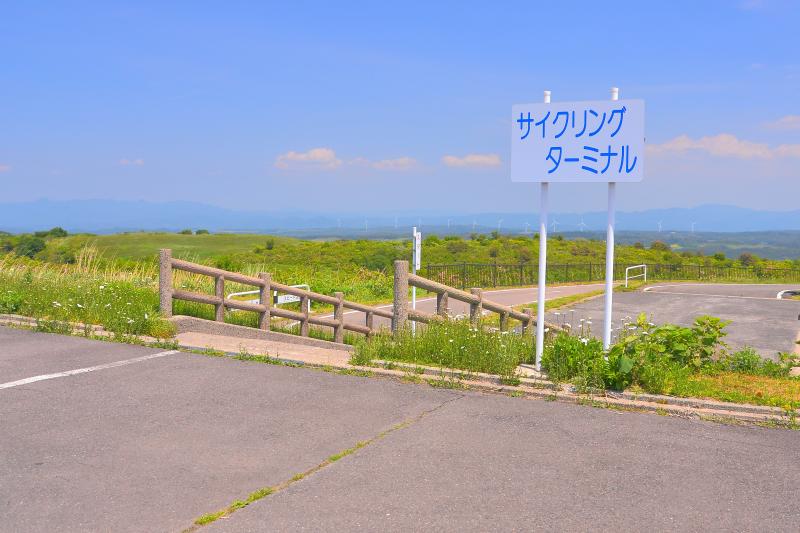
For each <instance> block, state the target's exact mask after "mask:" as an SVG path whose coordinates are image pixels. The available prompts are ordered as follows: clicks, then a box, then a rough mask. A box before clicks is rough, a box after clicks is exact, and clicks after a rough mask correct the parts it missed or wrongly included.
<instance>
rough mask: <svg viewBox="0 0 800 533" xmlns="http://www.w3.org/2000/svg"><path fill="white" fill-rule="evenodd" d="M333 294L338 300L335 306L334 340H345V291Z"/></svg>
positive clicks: (340, 341)
mask: <svg viewBox="0 0 800 533" xmlns="http://www.w3.org/2000/svg"><path fill="white" fill-rule="evenodd" d="M333 296H334V297H335V298H336V299H337V300H338V301H337V302H336V303H335V304H334V306H333V319H334V320H335V321H336V326H335V327H334V328H333V342H339V343H342V342H344V303H343V302H344V293H343V292H335V293H333Z"/></svg>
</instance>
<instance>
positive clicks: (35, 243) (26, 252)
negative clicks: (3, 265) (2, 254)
mask: <svg viewBox="0 0 800 533" xmlns="http://www.w3.org/2000/svg"><path fill="white" fill-rule="evenodd" d="M45 246H47V244H46V243H45V242H44V239H43V238H41V237H35V236H33V235H23V236H22V237H20V238H19V242H18V243H17V245H16V246H15V247H14V253H15V254H17V255H18V256H20V257H30V258H33V256H35V255H36V254H38V253H39V252H41V251H42V250H44V248H45Z"/></svg>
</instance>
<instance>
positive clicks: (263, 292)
mask: <svg viewBox="0 0 800 533" xmlns="http://www.w3.org/2000/svg"><path fill="white" fill-rule="evenodd" d="M258 277H259V278H261V281H263V282H264V285H263V286H262V287H261V288H260V289H259V291H258V301H259V303H260V304H261V305H263V306H264V307H265V309H264V312H263V313H261V314H259V315H258V328H259V329H263V330H264V331H269V320H270V308H271V307H272V287H271V285H272V275H271V274H270V273H269V272H259V273H258Z"/></svg>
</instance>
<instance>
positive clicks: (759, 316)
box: [548, 283, 800, 357]
mask: <svg viewBox="0 0 800 533" xmlns="http://www.w3.org/2000/svg"><path fill="white" fill-rule="evenodd" d="M785 289H800V286H798V285H785V284H781V285H773V284H758V285H739V284H700V283H676V284H658V285H654V286H651V287H649V288H647V289H645V290H644V291H636V292H622V293H621V292H617V293H615V294H614V313H613V317H614V325H615V327H616V328H619V327H620V326H621V324H622V321H623V320H624V319H625V318H626V317H632V318H634V319H635V318H636V316H638V315H639V314H640V313H645V314H647V315H648V317H649V318H650V320H652V321H653V322H654V323H657V324H660V323H666V322H669V323H674V324H681V325H685V326H690V325H691V324H692V323H693V322H694V320H695V318H697V317H698V316H701V315H712V316H716V317H719V318H722V319H725V320H729V321H730V322H731V324H730V325H729V326H728V327H727V331H728V336H727V337H726V339H725V340H726V341H727V342H728V343H729V344H730V345H731V347H732V348H741V347H743V346H751V347H753V348H755V349H756V350H758V351H759V352H760V353H761V355H763V356H766V357H776V356H777V353H778V352H792V351H793V350H794V347H795V340H797V339H798V333H799V332H800V301H797V300H783V299H782V300H779V299H777V294H778V293H779V292H780V291H782V290H785ZM603 309H604V300H603V298H598V299H594V300H590V301H587V302H583V303H580V304H577V305H575V306H573V307H571V308H569V310H564V311H562V313H564V314H562V315H560V317H555V316H554V315H552V314H548V318H550V319H552V320H556V319H561V320H564V319H567V320H570V321H572V322H575V323H576V324H578V323H579V319H580V318H584V319H591V321H592V332H593V334H595V335H597V336H600V335H601V333H602V328H603ZM571 310H574V311H575V313H574V315H573V313H571Z"/></svg>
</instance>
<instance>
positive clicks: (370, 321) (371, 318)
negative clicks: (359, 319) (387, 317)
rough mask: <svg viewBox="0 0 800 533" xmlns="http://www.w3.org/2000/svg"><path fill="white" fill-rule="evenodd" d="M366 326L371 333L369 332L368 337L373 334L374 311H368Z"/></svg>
mask: <svg viewBox="0 0 800 533" xmlns="http://www.w3.org/2000/svg"><path fill="white" fill-rule="evenodd" d="M366 326H367V327H368V328H369V333H367V337H369V336H371V335H372V330H373V329H374V327H375V326H374V313H373V312H372V311H367V320H366Z"/></svg>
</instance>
